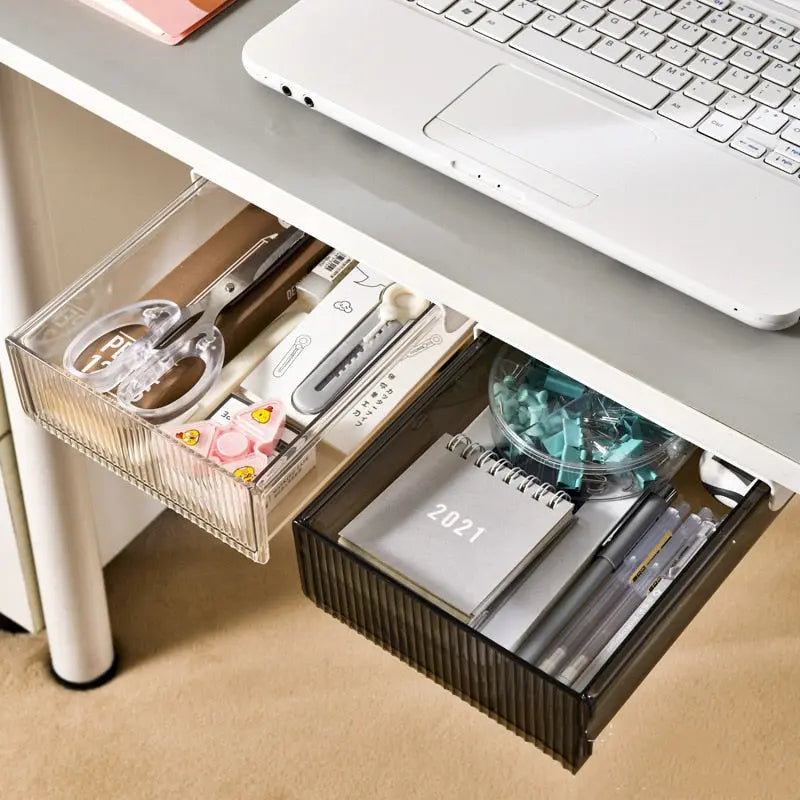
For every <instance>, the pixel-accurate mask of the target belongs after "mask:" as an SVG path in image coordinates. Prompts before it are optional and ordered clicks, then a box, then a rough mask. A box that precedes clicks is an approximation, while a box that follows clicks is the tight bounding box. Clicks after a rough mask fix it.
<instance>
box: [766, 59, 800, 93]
mask: <svg viewBox="0 0 800 800" xmlns="http://www.w3.org/2000/svg"><path fill="white" fill-rule="evenodd" d="M798 76H800V69H798V68H797V67H793V66H792V65H791V64H781V62H780V61H773V62H772V63H771V64H770V65H769V66H768V67H767V68H766V69H765V70H764V71H763V72H762V73H761V77H762V78H764V79H765V80H768V81H772V83H777V84H778V86H784V87H786V86H791V85H792V84H793V83H794V82H795V81H796V80H797V78H798Z"/></svg>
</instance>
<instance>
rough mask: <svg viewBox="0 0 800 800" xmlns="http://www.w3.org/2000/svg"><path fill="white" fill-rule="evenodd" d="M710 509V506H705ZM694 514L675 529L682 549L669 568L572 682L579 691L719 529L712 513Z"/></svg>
mask: <svg viewBox="0 0 800 800" xmlns="http://www.w3.org/2000/svg"><path fill="white" fill-rule="evenodd" d="M704 510H705V511H707V509H704ZM702 514H703V512H702V511H701V512H700V515H697V514H692V515H691V516H690V517H689V518H688V519H687V520H686V521H685V522H684V523H683V526H682V528H681V529H680V530H678V531H676V537H677V538H678V540H679V541H681V546H680V550H679V552H678V554H677V555H675V556H674V558H672V560H671V561H670V562H669V564H668V566H667V567H666V569H664V570H663V571H662V572H661V575H660V576H659V577H658V578H656V580H654V581H651V582H650V584H649V585H648V587H647V591H646V592H645V594H644V597H643V598H640V600H637V602H636V603H635V604H634V607H633V611H632V613H630V614H629V615H628V616H627V618H626V619H625V621H624V622H623V623H622V625H620V626H619V628H618V630H617V631H615V632H613V635H612V636H611V638H610V639H609V640H608V642H607V643H606V644H605V645H604V646H603V647H602V649H601V650H600V652H599V653H597V655H595V656H594V658H593V660H592V661H591V663H590V664H589V665H588V666H587V667H586V669H584V670H583V671H582V672H581V674H580V675H579V676H578V677H577V678H575V679H574V680H572V682H571V685H572V687H573V688H574V689H577V690H578V691H583V690H584V689H585V688H586V686H587V685H588V683H589V681H590V680H591V679H592V678H593V677H594V676H595V675H596V674H597V673H598V672H599V671H600V668H601V667H602V666H603V665H604V664H605V663H606V661H608V659H609V658H611V656H612V655H613V654H614V653H615V652H616V650H617V649H618V648H619V647H620V645H621V644H622V643H623V642H624V641H625V639H627V638H628V636H629V635H630V633H631V632H632V631H633V629H634V628H635V627H636V626H637V625H638V624H639V622H640V621H641V620H642V618H643V617H644V616H645V614H647V612H648V611H649V610H650V609H651V608H652V607H653V606H654V605H655V604H656V602H657V601H658V599H659V598H660V597H661V595H662V594H664V592H665V591H666V589H667V588H669V586H670V585H671V584H672V583H673V582H674V580H675V578H677V577H678V575H679V574H680V573H681V571H682V570H683V569H684V567H686V565H687V564H689V562H690V561H691V560H692V559H693V558H694V557H695V555H697V552H698V551H699V550H700V549H701V548H702V547H703V545H704V544H705V543H706V542H707V541H708V539H709V538H710V537H711V536H712V535H713V533H714V532H715V531H716V523H715V522H714V520H713V518H711V517H704V516H702Z"/></svg>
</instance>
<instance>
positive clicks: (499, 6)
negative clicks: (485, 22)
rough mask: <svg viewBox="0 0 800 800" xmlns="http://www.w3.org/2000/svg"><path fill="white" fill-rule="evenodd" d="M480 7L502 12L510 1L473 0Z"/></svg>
mask: <svg viewBox="0 0 800 800" xmlns="http://www.w3.org/2000/svg"><path fill="white" fill-rule="evenodd" d="M475 2H476V3H479V4H480V5H482V6H486V8H488V9H489V10H490V11H502V10H503V9H504V8H505V7H506V6H507V5H508V4H509V3H510V2H511V0H475Z"/></svg>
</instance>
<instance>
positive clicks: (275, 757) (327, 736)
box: [0, 502, 800, 800]
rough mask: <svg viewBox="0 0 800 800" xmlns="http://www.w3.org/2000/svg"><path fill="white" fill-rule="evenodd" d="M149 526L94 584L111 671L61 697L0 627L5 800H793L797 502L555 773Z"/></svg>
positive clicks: (183, 538)
mask: <svg viewBox="0 0 800 800" xmlns="http://www.w3.org/2000/svg"><path fill="white" fill-rule="evenodd" d="M274 545H275V546H274V550H273V559H272V562H271V563H270V564H269V565H267V566H266V567H260V566H257V565H254V564H251V563H250V562H248V561H247V560H245V559H244V558H242V557H241V556H239V555H237V554H236V553H234V552H233V551H231V550H228V549H227V548H226V547H224V546H223V545H221V544H219V543H217V542H216V541H215V540H213V539H211V538H210V537H208V536H206V535H205V534H203V533H201V532H199V531H197V530H196V529H195V528H193V527H192V526H190V525H189V524H187V523H185V522H184V521H182V520H180V519H179V518H178V517H176V516H174V515H172V514H169V513H165V514H164V515H162V516H161V517H160V518H159V519H158V520H157V521H156V523H154V525H152V526H151V528H150V529H149V530H148V531H147V532H146V533H144V534H143V535H142V536H141V537H140V538H139V539H138V540H136V541H135V542H134V543H133V545H132V546H131V547H129V548H128V549H127V550H126V551H125V552H124V553H123V554H122V555H121V556H120V557H119V558H117V559H116V560H115V561H114V562H113V563H112V564H111V565H110V567H109V568H108V570H107V583H108V589H109V595H110V603H111V613H112V617H113V623H114V628H115V635H116V637H117V639H118V642H119V649H120V655H121V659H122V670H121V672H120V674H119V675H118V677H117V678H116V679H115V680H114V681H113V682H112V683H110V684H108V685H107V686H105V687H103V688H101V689H98V690H95V691H93V692H89V693H75V692H70V691H68V690H65V689H62V688H60V687H59V686H57V685H56V684H55V683H54V682H53V681H52V680H51V679H50V677H49V675H48V672H47V660H46V659H47V657H46V646H45V640H44V637H43V636H35V637H31V636H25V635H11V634H5V633H0V798H2V800H17V798H24V799H25V800H39V798H47V799H48V800H49V798H81V799H83V798H184V797H185V798H235V799H238V798H248V799H249V798H258V799H262V798H263V799H265V800H266V799H267V798H269V799H271V798H287V799H288V798H304V799H305V798H309V799H313V800H323V799H324V798H403V799H405V798H443V799H444V798H458V800H465V799H469V798H487V799H489V798H491V799H492V800H494V799H495V798H497V799H500V798H525V800H533V799H535V798H548V799H549V800H561V799H562V798H581V800H585V799H587V798H588V799H589V800H593V799H594V798H602V799H603V800H604V799H605V798H615V797H621V798H637V800H639V799H640V798H647V799H648V800H660V798H665V800H666V799H667V798H669V799H670V800H675V799H676V798H716V797H719V798H728V799H732V798H748V799H749V798H797V797H800V763H799V762H798V755H799V753H798V742H800V580H798V573H799V571H800V569H799V567H798V565H800V503H798V502H795V503H793V504H792V507H790V508H789V509H788V511H787V512H786V513H784V515H783V516H782V517H781V518H779V520H778V521H777V522H776V523H775V524H774V525H773V526H772V528H771V529H770V530H769V531H767V533H765V534H764V536H763V537H762V539H761V540H760V541H759V542H758V544H757V545H756V546H755V547H754V549H753V550H752V551H751V553H750V554H749V555H748V556H747V558H746V559H745V560H744V561H743V562H742V564H741V565H740V566H739V567H738V568H737V569H736V571H735V572H734V573H733V575H732V576H731V577H730V579H729V580H728V581H727V582H726V584H725V585H724V586H723V587H722V588H721V589H720V590H719V591H718V592H717V594H716V595H715V596H714V597H713V598H712V600H711V602H709V604H708V605H707V606H706V608H705V609H704V610H703V611H702V612H701V614H700V615H699V616H698V617H697V618H696V619H695V620H694V622H693V623H692V624H691V625H690V626H689V628H688V629H687V630H686V632H685V633H684V634H683V635H682V636H681V637H680V639H679V640H678V641H677V643H676V644H675V645H674V646H673V648H672V649H671V650H670V652H669V653H668V655H667V656H666V657H665V658H664V659H663V660H662V662H661V663H660V664H659V665H658V666H657V668H656V669H655V670H654V671H653V672H652V673H651V675H650V676H649V677H648V678H647V679H646V681H645V682H644V683H643V684H642V686H641V687H640V688H639V690H638V691H637V692H636V694H635V695H634V696H633V698H632V699H631V700H630V701H629V702H628V703H627V704H626V706H625V707H624V708H623V710H622V711H621V712H620V713H619V715H618V716H617V718H616V719H615V720H614V721H613V723H612V724H611V725H610V726H609V727H608V728H606V730H605V731H604V733H603V735H602V737H601V740H600V741H599V742H598V743H597V745H596V747H595V754H594V756H593V757H592V758H591V759H590V760H589V762H588V764H587V765H586V766H585V767H584V768H583V769H582V770H581V772H580V773H579V774H578V775H577V776H571V775H570V774H569V773H568V772H566V771H565V770H564V769H563V768H562V767H560V766H558V765H557V764H556V763H555V762H554V761H551V760H550V759H549V758H548V757H547V756H545V755H544V754H542V753H541V752H539V751H538V750H537V749H536V748H535V747H533V746H532V745H529V744H526V743H525V742H523V741H522V740H521V739H519V738H517V737H516V736H514V735H513V734H511V733H510V732H508V731H506V730H505V729H504V728H502V727H501V726H500V725H498V724H497V723H495V722H493V721H492V720H490V719H489V718H488V717H485V716H484V715H483V714H481V713H480V712H478V711H476V710H474V709H473V708H471V707H469V706H468V705H467V704H465V703H464V702H462V701H460V700H458V699H457V698H456V697H454V696H452V695H451V694H449V693H448V692H447V691H445V690H444V689H442V688H440V687H439V686H436V685H435V684H434V683H432V682H431V681H429V680H427V679H425V678H423V677H422V676H420V675H419V674H417V673H416V672H415V671H413V670H412V669H410V668H409V667H407V666H405V665H404V664H402V663H401V662H400V661H398V660H396V659H395V658H393V657H392V656H390V655H388V654H386V653H384V652H383V651H382V650H381V649H379V648H378V647H376V646H375V645H373V644H371V643H369V642H368V641H366V640H364V639H362V638H360V637H359V636H358V635H357V634H355V633H354V632H352V631H350V630H349V629H348V628H347V627H345V626H344V625H342V624H340V623H339V622H337V621H335V620H334V619H332V618H331V617H328V616H327V615H326V614H324V613H322V612H320V611H318V610H317V609H316V608H315V607H314V606H313V605H312V604H311V603H310V602H309V601H307V600H306V599H305V598H304V597H303V596H302V594H301V592H300V587H299V582H298V577H297V568H296V565H295V560H294V551H293V546H292V539H291V536H288V535H281V536H280V537H279V538H278V539H277V540H276V541H275V542H274Z"/></svg>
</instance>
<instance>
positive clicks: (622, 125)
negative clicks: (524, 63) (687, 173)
mask: <svg viewBox="0 0 800 800" xmlns="http://www.w3.org/2000/svg"><path fill="white" fill-rule="evenodd" d="M425 134H426V135H427V136H428V137H429V138H431V139H434V140H436V141H438V142H441V143H442V144H446V145H448V146H449V147H451V148H453V149H454V150H456V151H457V152H459V153H463V154H464V155H466V156H468V157H469V158H470V162H466V161H454V162H453V167H454V168H456V169H464V170H466V171H468V172H470V173H471V174H472V176H473V177H474V178H480V179H481V180H482V181H484V182H487V181H488V183H489V185H490V186H491V188H496V187H495V186H493V185H492V184H493V183H494V182H496V183H497V185H498V186H501V187H502V189H504V190H508V191H509V192H510V193H512V194H515V195H523V197H520V198H519V199H524V195H526V194H527V195H530V192H526V188H527V187H532V188H534V189H536V190H537V191H539V192H543V193H544V194H547V195H549V196H550V197H553V198H554V199H556V200H560V201H561V202H562V203H566V204H567V205H569V206H572V207H575V208H578V207H581V206H586V205H588V204H589V203H591V202H592V200H594V199H595V198H596V197H597V196H598V194H599V193H600V192H601V190H602V189H603V188H605V187H606V186H607V185H608V181H609V165H610V164H613V165H615V167H616V168H617V169H619V170H620V174H619V176H618V177H619V178H620V179H621V180H624V170H625V169H626V168H627V169H630V168H631V165H635V164H636V162H638V161H641V160H642V159H643V156H644V155H645V152H646V150H647V148H646V147H644V145H647V144H649V143H651V142H653V141H655V139H656V135H655V133H653V131H651V130H650V129H649V128H645V127H644V126H642V125H639V124H638V123H636V122H633V121H632V120H630V119H628V118H627V117H623V116H622V115H621V114H616V113H614V112H613V111H608V110H606V109H604V108H601V107H600V106H598V105H596V104H595V103H593V102H591V101H590V100H586V99H584V98H582V97H579V96H578V95H575V94H572V93H571V92H568V91H566V90H564V89H562V88H560V87H558V86H554V85H553V84H551V83H548V82H547V81H545V80H542V79H540V78H537V77H535V76H533V75H530V74H529V73H527V72H523V71H522V70H520V69H517V68H516V67H512V66H510V65H501V66H497V67H494V68H493V69H492V70H490V71H489V72H487V73H486V75H484V76H483V77H482V78H481V79H480V80H479V81H477V83H475V84H473V85H472V86H471V87H470V88H469V89H467V91H466V92H464V94H462V95H461V96H460V97H459V98H458V99H457V100H455V101H454V102H453V103H451V104H450V105H449V106H447V108H445V109H444V110H443V111H442V112H440V113H439V114H438V115H437V116H436V117H435V119H433V120H432V121H431V122H429V123H428V124H427V125H426V126H425ZM471 161H476V162H480V163H481V164H484V165H486V166H487V167H489V170H488V175H485V174H483V173H481V172H476V170H475V165H474V164H472V163H471ZM498 173H499V175H498ZM613 174H614V173H613V171H612V172H611V175H612V176H613Z"/></svg>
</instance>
